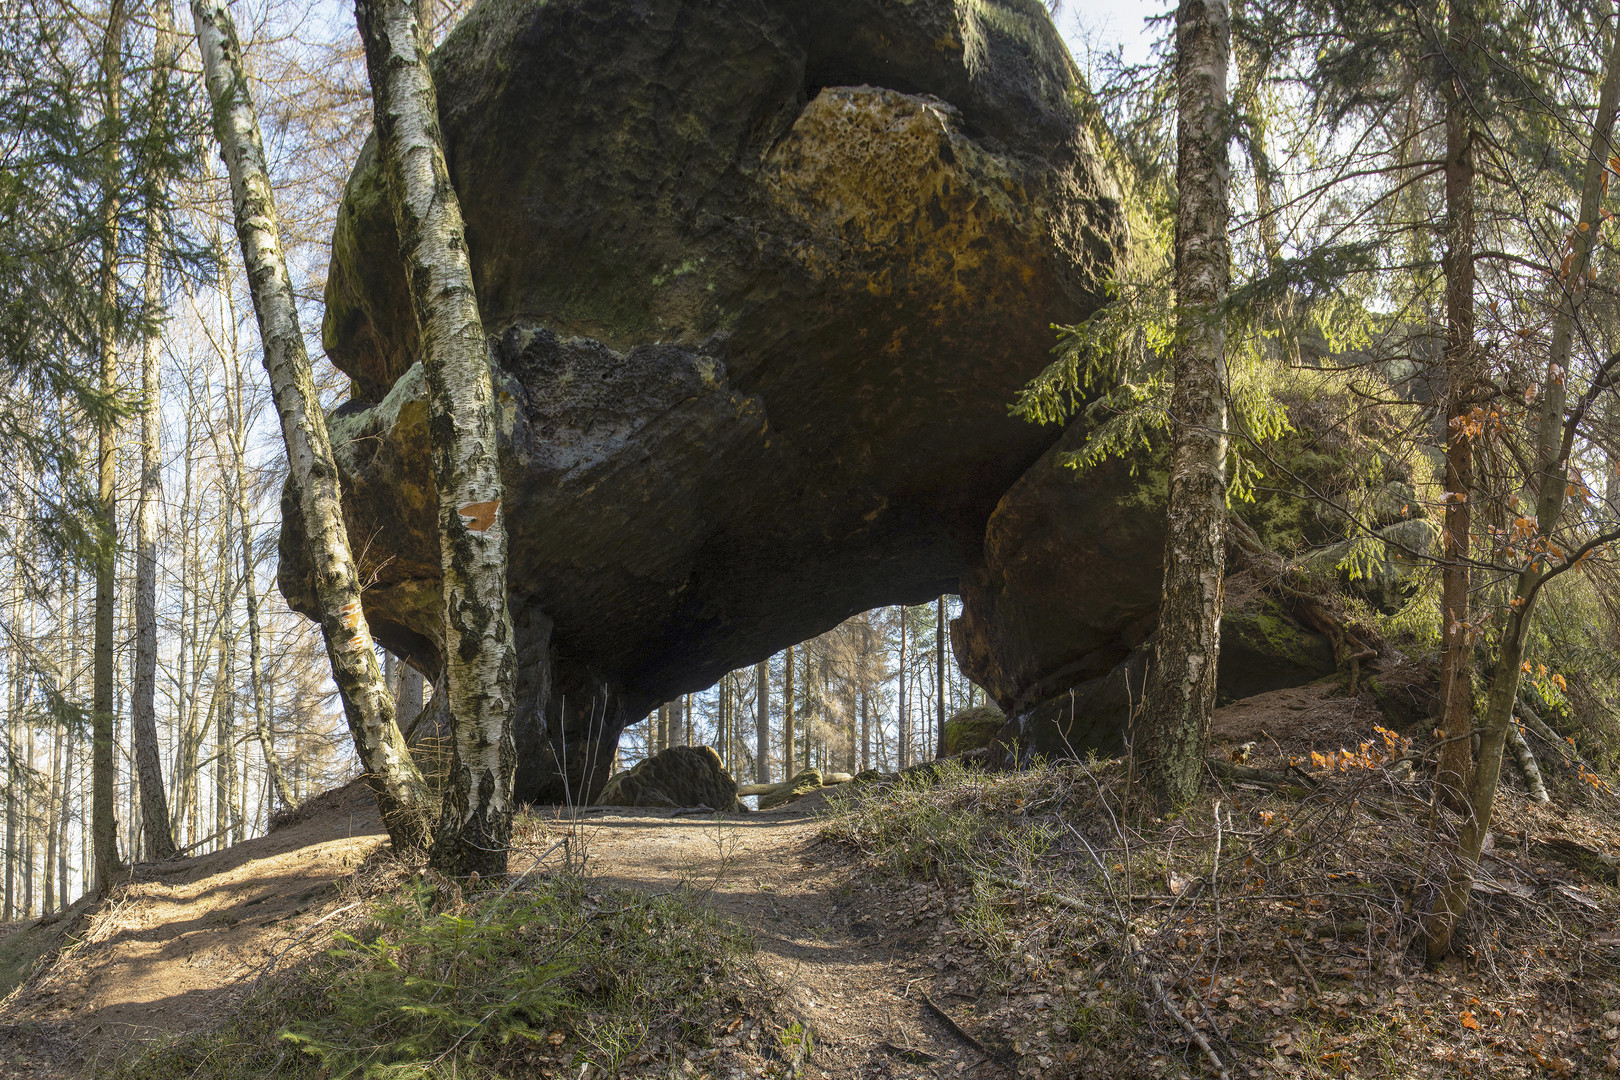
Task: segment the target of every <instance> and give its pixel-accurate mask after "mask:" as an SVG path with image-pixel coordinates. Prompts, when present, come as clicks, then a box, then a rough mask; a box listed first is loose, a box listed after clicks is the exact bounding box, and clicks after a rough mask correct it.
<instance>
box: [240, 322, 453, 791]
mask: <svg viewBox="0 0 1620 1080" xmlns="http://www.w3.org/2000/svg"><path fill="white" fill-rule="evenodd" d="M239 361H240V354H239V353H238V352H237V351H236V350H235V349H232V350H231V368H232V370H231V371H230V372H229V375H230V376H231V385H230V386H228V387H226V395H227V402H228V404H229V407H230V409H231V416H230V429H231V458H232V465H233V466H234V469H233V471H234V484H233V492H234V494H235V496H236V524H237V528H238V529H239V530H240V532H241V548H242V591H243V593H244V594H245V595H246V597H247V619H248V675H249V678H251V680H252V682H253V686H252V692H253V732H254V734H255V735H256V736H257V738H258V740H259V749H260V750H261V751H262V752H263V754H264V767H265V771H266V772H268V773H269V775H270V783H271V784H272V785H273V786H274V788H275V792H276V798H277V799H279V800H280V801H281V805H282V806H284V807H287V808H288V809H292V808H293V807H295V806H297V805H298V803H297V801H296V800H294V799H293V796H292V790H291V789H290V788H288V787H287V777H286V776H285V775H284V774H283V773H282V771H281V762H280V761H278V760H276V755H275V751H274V750H272V749H271V746H270V729H269V724H268V723H267V721H266V719H265V713H264V655H263V646H262V645H261V643H260V634H261V631H260V624H259V586H258V582H257V580H256V575H255V574H254V570H255V560H254V558H253V523H252V521H251V520H250V519H249V517H248V503H247V445H246V443H247V415H246V413H245V411H244V410H245V402H244V396H243V393H242V383H243V381H244V379H245V374H244V373H243V371H242V370H241V367H240V366H239ZM417 685H418V687H420V686H421V684H420V682H419V683H418V684H417ZM420 711H421V702H420V701H418V703H417V709H416V712H420ZM416 712H406V713H405V715H406V716H407V717H415V715H416Z"/></svg>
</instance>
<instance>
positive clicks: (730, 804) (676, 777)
mask: <svg viewBox="0 0 1620 1080" xmlns="http://www.w3.org/2000/svg"><path fill="white" fill-rule="evenodd" d="M596 804H597V805H598V806H643V807H683V806H707V807H708V808H709V809H711V810H728V811H729V810H735V809H736V808H737V781H736V780H735V779H734V778H733V777H732V775H731V774H730V773H729V772H727V771H726V767H725V766H724V765H723V764H721V763H720V755H719V754H717V753H715V751H714V748H713V747H712V746H672V747H670V748H669V749H668V750H661V751H659V752H658V753H656V754H654V755H653V756H652V757H650V758H647V759H646V760H645V761H641V762H638V763H637V764H636V765H635V766H634V767H633V768H631V769H629V770H627V771H625V772H621V773H614V774H613V775H612V776H610V777H608V779H607V782H606V783H604V784H603V785H602V793H601V794H600V795H598V796H597V798H596Z"/></svg>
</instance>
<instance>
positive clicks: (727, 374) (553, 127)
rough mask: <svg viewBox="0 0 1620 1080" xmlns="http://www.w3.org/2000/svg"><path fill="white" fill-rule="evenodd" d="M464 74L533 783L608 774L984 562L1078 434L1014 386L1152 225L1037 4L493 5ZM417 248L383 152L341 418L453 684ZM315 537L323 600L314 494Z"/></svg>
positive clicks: (381, 541) (374, 570) (351, 307)
mask: <svg viewBox="0 0 1620 1080" xmlns="http://www.w3.org/2000/svg"><path fill="white" fill-rule="evenodd" d="M434 64H435V78H436V81H437V85H438V89H439V98H440V117H441V121H442V123H443V127H444V132H445V138H446V145H447V149H448V156H449V160H450V165H451V172H452V175H453V178H454V181H455V183H456V187H457V190H458V193H459V194H460V196H461V200H462V207H463V212H464V216H465V218H466V222H467V237H468V244H469V247H470V249H471V253H472V258H473V267H474V274H475V278H476V282H477V286H478V291H479V299H480V306H481V310H482V314H483V317H484V322H485V326H486V328H487V329H488V331H489V333H490V335H491V339H492V341H493V342H494V347H493V356H494V360H495V363H496V365H497V367H498V369H499V375H498V379H497V387H498V390H499V392H500V394H501V400H502V404H503V406H504V408H503V412H502V416H503V423H502V428H503V430H502V437H503V443H502V452H503V456H502V461H503V468H504V472H505V478H506V484H507V489H506V495H505V504H504V506H503V513H504V514H505V516H506V518H505V519H506V521H507V523H508V528H509V530H510V544H511V569H510V576H509V580H510V586H511V606H512V611H513V615H514V619H515V621H516V624H517V631H518V636H519V642H518V644H519V650H520V665H521V667H522V671H523V674H522V677H521V679H522V681H521V684H520V688H519V696H520V700H522V701H524V702H525V703H527V704H526V705H525V712H524V715H522V716H520V717H519V720H518V737H519V745H520V756H521V758H522V761H523V764H522V766H521V767H520V774H519V791H518V795H519V797H520V798H527V799H533V800H536V801H538V800H542V799H556V798H560V797H561V796H562V794H563V791H562V788H563V785H562V784H561V782H560V778H561V775H562V773H563V772H566V773H567V774H568V775H569V777H570V779H569V785H568V786H569V789H570V790H571V791H573V792H578V791H580V790H581V789H582V787H583V789H584V790H586V791H588V792H594V790H595V785H596V784H597V783H599V781H600V779H601V777H600V776H599V775H598V773H599V772H600V765H601V764H602V762H603V761H604V759H605V757H604V756H607V757H610V756H611V749H612V746H613V745H614V744H615V742H616V740H617V737H618V733H619V731H620V730H621V729H622V727H623V726H624V725H625V724H626V723H629V722H632V721H634V720H636V719H639V718H640V716H642V715H644V714H645V711H646V709H648V708H649V707H650V706H652V705H654V704H656V703H658V702H660V701H663V700H667V699H669V698H671V697H673V696H675V695H676V694H679V693H682V692H685V691H689V690H695V689H700V688H702V687H705V686H707V685H709V684H710V683H712V682H713V680H714V679H715V678H716V677H718V676H719V675H720V674H721V673H723V672H725V671H727V670H730V669H732V668H735V667H739V666H742V665H744V664H747V663H750V662H753V661H755V660H757V659H759V658H760V657H761V656H764V655H768V654H770V653H772V652H774V651H776V650H778V649H780V648H782V647H784V646H785V645H787V644H790V643H792V642H795V641H798V640H802V639H804V638H806V637H808V636H811V635H814V634H816V633H819V632H820V631H822V630H825V629H827V628H829V627H831V626H833V625H835V624H836V623H838V622H839V621H841V620H842V619H844V618H845V617H847V616H848V615H850V614H852V613H854V612H857V611H860V610H863V609H865V608H869V607H873V606H876V605H879V604H886V603H896V602H902V601H905V602H916V601H919V600H922V599H924V598H927V597H931V596H934V595H937V594H938V593H940V592H942V591H955V590H956V589H957V587H958V582H959V581H961V580H963V578H964V576H965V575H969V574H973V573H976V572H979V571H980V570H981V568H982V565H983V558H984V554H985V528H986V523H987V522H988V521H990V520H991V514H992V511H993V510H994V509H995V507H996V506H997V503H998V501H999V500H1001V499H1002V496H1003V495H1004V494H1005V493H1006V492H1007V491H1008V489H1009V488H1010V487H1012V486H1013V485H1014V482H1015V481H1017V480H1018V479H1019V477H1020V475H1021V474H1023V473H1024V471H1025V470H1026V469H1028V468H1029V467H1030V466H1031V465H1032V464H1034V463H1035V462H1036V461H1037V460H1038V459H1039V458H1040V457H1041V455H1042V453H1043V452H1044V451H1045V450H1046V449H1047V448H1048V447H1049V446H1050V445H1051V444H1052V443H1053V441H1054V440H1055V439H1056V438H1057V437H1058V435H1059V434H1060V432H1059V430H1058V429H1056V428H1045V429H1043V428H1038V427H1034V426H1032V425H1029V424H1027V423H1025V422H1023V421H1021V420H1016V419H1013V418H1011V417H1010V416H1009V415H1008V411H1007V410H1008V406H1009V404H1010V403H1011V401H1012V400H1013V397H1014V396H1015V394H1016V392H1017V390H1018V389H1019V388H1020V387H1021V386H1022V385H1023V384H1024V383H1025V382H1026V381H1027V380H1028V379H1030V378H1031V377H1032V376H1033V375H1035V374H1036V373H1037V372H1039V371H1040V370H1041V369H1042V368H1043V367H1044V366H1045V364H1046V363H1047V362H1048V360H1049V352H1050V350H1051V347H1052V345H1053V343H1054V340H1055V338H1054V334H1053V331H1052V329H1051V328H1052V326H1053V324H1054V323H1057V324H1072V323H1075V322H1078V321H1080V320H1082V319H1084V318H1085V317H1086V315H1088V314H1089V313H1090V312H1091V311H1093V310H1095V309H1096V308H1097V306H1098V305H1099V304H1100V303H1101V302H1102V298H1103V285H1104V281H1105V279H1106V278H1107V276H1108V275H1109V274H1110V273H1111V271H1112V270H1113V268H1114V265H1115V260H1116V255H1117V253H1118V252H1119V251H1120V250H1121V248H1122V245H1123V242H1124V237H1123V215H1122V214H1121V212H1120V209H1119V206H1118V202H1117V198H1118V196H1117V193H1116V192H1115V190H1114V187H1113V185H1112V183H1111V181H1110V180H1109V179H1108V177H1107V174H1106V170H1105V169H1104V168H1103V166H1102V164H1101V162H1100V159H1099V155H1098V152H1097V150H1096V147H1095V146H1094V145H1093V143H1092V140H1091V137H1090V136H1089V135H1088V133H1087V129H1086V126H1085V124H1084V122H1083V120H1082V117H1081V115H1080V113H1079V111H1078V109H1079V105H1080V103H1081V102H1082V101H1083V98H1084V94H1085V90H1084V87H1083V86H1081V85H1080V84H1079V83H1078V82H1077V77H1076V74H1075V69H1074V67H1073V63H1072V61H1071V60H1070V59H1069V58H1068V55H1067V52H1066V51H1065V49H1064V46H1063V45H1062V42H1061V40H1060V39H1059V38H1058V36H1057V34H1056V32H1055V31H1054V30H1053V29H1052V26H1051V24H1050V21H1049V20H1048V18H1047V16H1046V14H1045V12H1044V10H1043V9H1042V8H1041V6H1040V5H1038V4H1033V3H1026V2H1024V0H915V2H913V3H909V4H903V5H902V4H893V3H886V2H879V0H813V2H812V0H747V2H744V0H709V2H706V3H703V4H689V3H681V2H678V0H645V2H642V3H635V4H627V3H624V2H623V0H549V2H546V3H542V2H540V0H485V2H484V3H482V4H480V5H479V6H478V7H477V8H475V9H474V10H473V12H472V13H471V14H470V15H469V16H468V17H467V19H466V21H465V22H463V23H462V24H461V26H460V27H459V28H458V29H457V30H456V32H455V33H454V34H452V35H451V37H450V39H449V40H448V41H447V42H446V43H445V45H444V46H443V47H442V48H441V49H440V50H439V52H438V53H437V54H436V56H435V58H434ZM400 266H401V264H400V260H399V256H398V254H397V251H396V250H395V237H394V232H393V225H392V216H391V212H390V210H389V207H388V204H387V201H386V198H385V196H384V194H383V188H382V184H381V180H380V177H379V175H378V173H377V170H376V168H375V166H374V163H373V161H372V157H371V154H370V152H369V151H368V152H367V153H366V154H365V155H363V156H362V159H361V161H360V163H359V164H358V165H357V167H356V171H355V174H354V176H353V177H352V178H351V180H350V182H349V187H348V191H347V195H346V199H345V203H344V206H343V210H342V212H341V214H340V217H339V223H338V227H337V234H336V236H335V238H334V254H333V265H332V271H331V274H330V278H329V284H328V290H327V302H328V313H327V318H326V323H325V327H324V333H325V340H326V347H327V350H328V352H329V353H330V354H331V356H332V358H333V360H334V361H335V362H336V363H337V364H338V365H339V366H340V367H341V368H342V369H343V370H344V371H346V372H347V373H349V375H350V376H351V377H352V380H353V401H352V402H351V403H349V404H346V405H345V406H344V407H343V408H342V409H340V410H339V412H338V414H337V415H335V416H334V417H333V420H332V428H333V438H334V444H335V449H336V451H337V454H338V459H339V464H340V467H341V469H342V470H343V474H344V475H343V486H344V493H345V510H346V513H347V515H348V519H349V526H350V535H351V538H352V539H353V542H354V545H355V548H356V553H357V555H359V556H360V557H361V559H362V562H363V568H364V570H365V571H366V572H367V573H368V574H374V575H375V583H374V584H373V585H372V586H371V587H369V588H368V590H367V591H366V594H365V600H366V605H367V612H368V615H369V616H370V617H371V618H372V620H373V629H374V633H375V635H376V637H377V638H378V639H379V640H381V641H382V642H384V643H385V644H386V645H388V647H390V648H391V649H394V650H395V651H396V652H399V653H402V654H404V655H408V656H411V657H412V658H414V659H416V660H417V661H419V662H420V663H421V664H423V665H424V666H425V667H427V668H429V669H430V670H431V669H433V668H435V667H436V666H437V664H438V662H439V661H438V657H439V643H438V636H439V630H438V626H439V619H440V601H439V597H438V588H439V578H438V575H439V569H438V567H439V560H438V550H437V541H436V532H435V517H436V513H437V508H436V500H435V498H434V494H433V489H432V481H431V472H430V469H429V465H428V461H429V459H428V452H427V424H428V418H427V412H426V405H425V395H424V394H423V392H422V386H421V378H420V368H419V367H417V366H415V364H416V359H417V351H418V342H417V333H416V326H415V321H414V318H413V317H412V316H411V308H410V303H409V298H408V295H407V293H406V290H405V284H404V276H403V272H402V270H401V268H400ZM1048 542H1050V541H1048ZM282 550H283V562H282V585H283V591H284V592H285V593H286V595H287V596H288V599H289V601H291V602H292V603H293V604H294V606H295V607H299V608H301V609H303V608H307V606H308V599H307V598H308V594H309V590H308V586H307V581H306V578H305V575H306V574H307V560H306V559H303V558H302V557H301V531H300V523H299V522H298V521H297V519H296V516H289V517H288V518H287V524H286V529H285V531H284V534H283V548H282ZM998 632H999V631H998Z"/></svg>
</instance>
